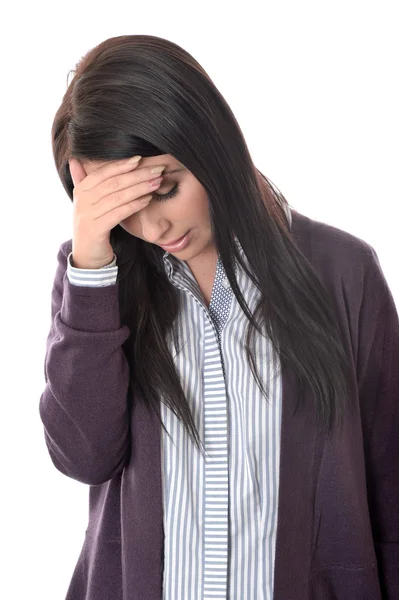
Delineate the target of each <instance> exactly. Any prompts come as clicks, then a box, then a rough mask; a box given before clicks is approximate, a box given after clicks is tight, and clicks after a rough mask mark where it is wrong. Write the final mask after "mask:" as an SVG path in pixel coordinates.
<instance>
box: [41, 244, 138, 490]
mask: <svg viewBox="0 0 399 600" xmlns="http://www.w3.org/2000/svg"><path fill="white" fill-rule="evenodd" d="M69 245H70V244H69ZM67 256H68V243H67V242H64V244H62V245H61V247H60V249H59V252H58V256H57V260H58V266H57V269H56V273H55V278H54V283H53V288H52V295H51V325H50V332H49V334H48V337H47V343H46V355H45V360H44V377H45V383H46V387H45V389H44V391H43V393H42V395H41V397H40V403H39V413H40V418H41V420H42V423H43V425H44V437H45V442H46V445H47V449H48V452H49V454H50V457H51V460H52V462H53V463H54V465H55V467H56V468H57V469H58V470H59V471H60V472H61V473H63V474H65V475H67V476H68V477H71V478H73V479H76V480H78V481H80V482H82V483H87V484H90V485H97V484H100V483H103V482H105V481H108V480H109V479H111V478H112V477H114V476H115V474H116V473H118V472H119V471H121V470H122V468H123V467H124V465H125V463H126V460H127V458H128V454H129V452H130V422H129V416H128V405H127V392H128V386H129V381H130V374H129V365H128V362H127V359H126V356H125V354H124V351H123V349H122V344H123V343H124V342H125V340H127V339H128V337H129V335H130V329H129V328H128V327H127V326H126V325H124V326H122V327H121V324H120V315H119V304H118V283H115V285H107V286H92V287H89V286H87V287H86V286H79V285H74V284H73V283H71V281H70V280H69V278H68V276H67Z"/></svg>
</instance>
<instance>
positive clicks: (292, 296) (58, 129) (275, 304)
mask: <svg viewBox="0 0 399 600" xmlns="http://www.w3.org/2000/svg"><path fill="white" fill-rule="evenodd" d="M72 72H73V73H74V76H73V79H72V81H71V82H70V84H69V85H67V90H66V92H65V94H64V97H63V99H62V103H61V106H60V107H59V109H58V110H57V112H56V115H55V118H54V122H53V126H52V147H53V154H54V160H55V165H56V168H57V171H58V174H59V176H60V179H61V182H62V184H63V186H64V188H65V190H66V192H67V194H68V196H69V197H70V199H71V200H73V182H72V179H71V175H70V172H69V165H68V159H69V158H70V157H71V156H75V157H76V158H77V159H82V160H93V161H95V160H99V161H100V160H101V161H104V160H109V161H113V160H117V159H122V158H127V157H129V156H133V155H135V154H140V155H141V156H143V157H148V156H156V155H160V154H170V155H172V156H173V157H175V158H176V159H177V160H178V161H180V162H181V163H183V165H184V166H186V167H187V168H188V169H189V170H190V171H191V172H192V173H193V174H194V176H195V177H196V178H197V179H198V180H199V182H200V183H201V184H202V185H203V186H204V188H205V190H206V192H207V195H208V199H209V212H210V218H211V226H212V232H213V239H214V242H215V246H216V248H217V250H218V252H219V255H220V258H221V260H222V263H223V266H224V269H225V271H226V274H227V277H228V279H229V281H230V284H231V287H232V290H233V293H234V294H235V296H236V298H237V300H238V302H239V304H240V306H241V308H242V310H243V311H244V313H245V315H246V316H247V318H248V329H247V336H246V352H247V358H248V363H249V365H250V368H251V372H252V375H253V376H254V377H255V380H256V382H257V385H258V386H259V387H260V389H261V391H262V393H263V395H264V396H265V397H266V399H267V398H268V394H267V391H266V389H265V387H264V382H262V381H260V378H259V375H258V373H257V370H256V364H255V360H254V353H253V349H252V348H251V344H252V342H253V334H254V331H255V329H256V330H257V331H259V332H260V333H261V334H262V335H265V331H266V334H267V336H268V337H269V338H270V341H271V343H272V348H273V357H274V359H276V356H277V355H279V357H280V360H281V361H282V362H283V361H288V362H289V363H290V364H291V365H292V367H293V369H294V371H295V373H296V375H297V376H298V390H299V394H298V401H297V405H296V407H295V412H296V410H297V409H298V406H299V404H300V403H301V402H303V384H304V383H305V382H306V383H307V384H309V385H310V388H311V390H312V391H313V397H314V404H315V407H314V408H315V411H316V421H317V424H318V425H319V426H320V427H321V428H323V429H324V430H326V433H327V434H328V435H329V434H330V433H331V430H332V427H333V424H334V422H335V421H336V424H342V418H343V415H344V411H345V410H344V409H345V398H346V397H347V394H346V391H347V387H346V386H347V382H348V379H347V377H349V372H348V371H347V370H346V369H347V365H348V364H349V362H350V361H349V358H348V356H347V355H346V352H345V349H344V345H343V342H342V338H341V333H340V328H339V323H338V322H337V320H336V318H335V310H334V307H333V305H332V302H331V299H330V297H329V295H328V293H327V291H326V288H325V287H324V284H323V282H322V281H321V279H320V277H319V275H318V274H317V272H316V270H315V269H314V267H313V266H312V265H311V264H310V262H309V261H308V260H307V259H306V257H305V256H304V255H303V253H302V252H301V250H300V249H299V247H298V246H297V245H296V243H295V241H294V240H293V237H292V235H291V232H290V230H289V227H288V224H287V219H286V215H285V211H284V203H287V201H286V199H285V198H284V196H283V195H282V194H281V192H280V191H279V190H278V188H277V187H276V186H274V184H272V183H271V182H270V181H269V179H268V178H267V177H265V176H264V175H263V174H262V173H261V172H260V171H259V170H258V169H256V167H255V166H254V164H253V163H252V160H251V157H250V154H249V151H248V148H247V145H246V143H245V140H244V137H243V134H242V131H241V129H240V127H239V125H238V123H237V121H236V119H235V117H234V115H233V113H232V111H231V109H230V108H229V106H228V104H227V103H226V101H225V100H224V98H223V97H222V95H221V94H220V92H219V91H218V90H217V88H216V87H215V85H214V83H213V82H212V80H211V79H210V77H209V76H208V75H207V74H206V72H205V71H204V69H203V68H202V67H201V66H200V65H199V64H198V62H197V61H196V60H195V59H194V58H193V57H192V56H191V55H190V54H189V53H188V52H186V51H185V50H183V49H182V48H181V47H179V46H178V45H176V44H175V43H173V42H171V41H169V40H165V39H163V38H159V37H155V36H149V35H126V36H118V37H113V38H110V39H108V40H105V41H104V42H102V43H101V44H99V45H98V46H96V47H95V48H94V49H92V50H90V51H89V52H88V53H87V54H86V55H85V56H84V57H83V58H82V59H81V60H80V62H79V63H78V64H77V66H76V68H75V69H74V70H72ZM287 206H288V205H287ZM234 236H236V237H237V239H238V241H239V242H240V244H241V246H242V249H243V250H244V253H245V256H246V258H247V260H248V262H249V265H250V267H251V269H252V271H253V273H254V275H255V278H254V276H253V275H252V273H251V272H249V271H248V270H247V268H246V265H245V264H244V263H243V262H242V260H241V257H240V254H239V252H238V250H237V247H236V243H235V240H234ZM110 241H111V244H112V247H113V249H114V252H115V254H116V256H117V265H118V267H119V268H118V280H117V285H118V286H119V287H118V294H119V308H120V315H121V322H122V324H126V325H128V326H129V328H130V330H131V335H130V337H129V339H128V340H127V341H126V342H125V343H124V345H123V350H124V352H125V355H126V357H127V360H128V362H129V365H130V375H131V380H130V384H131V385H130V386H129V388H130V390H131V394H132V395H131V396H130V395H129V401H132V399H133V398H136V395H135V394H136V392H137V394H139V395H140V397H141V398H142V399H143V401H144V402H145V404H146V406H147V408H148V409H150V408H152V409H154V411H155V413H156V414H157V416H158V418H159V420H160V421H161V424H162V427H163V428H164V430H165V431H166V432H167V430H166V428H165V426H164V424H163V423H162V418H161V415H160V411H159V402H160V400H161V401H162V402H164V403H165V404H166V405H167V406H168V407H169V408H170V409H171V410H172V411H173V413H174V414H175V415H176V416H177V417H178V418H179V419H180V420H181V422H182V423H183V424H184V426H185V427H186V429H187V432H188V433H189V435H190V436H191V438H192V440H193V442H194V443H195V444H196V446H197V447H198V449H200V450H201V449H203V445H202V441H201V439H200V436H199V434H198V431H197V429H196V426H195V423H194V420H193V417H192V414H191V411H190V408H189V405H188V403H187V400H186V398H185V395H184V392H183V389H182V387H181V382H180V378H179V374H178V372H177V371H176V368H175V366H174V362H173V359H172V356H171V354H170V350H169V348H168V345H167V334H168V333H169V332H170V331H171V332H173V339H174V343H175V347H176V348H178V346H179V340H178V335H177V329H176V327H175V324H176V318H177V316H178V314H179V309H180V305H179V296H178V291H177V289H176V288H175V287H174V286H173V285H172V284H171V283H170V281H169V280H168V278H167V275H166V273H165V270H164V266H163V259H162V257H163V254H164V251H163V250H162V249H161V248H159V247H158V246H156V245H155V244H150V243H147V242H145V241H144V240H142V239H140V238H137V237H135V236H133V235H131V234H129V233H128V232H127V231H126V230H125V229H123V227H121V226H120V225H117V226H116V227H114V228H113V229H112V231H111V236H110ZM234 258H235V259H236V260H237V262H238V263H239V264H240V265H241V266H242V268H243V269H245V272H246V273H247V275H248V276H249V277H250V278H251V280H252V281H253V282H254V284H255V285H256V286H257V288H258V289H259V290H260V291H261V299H260V301H259V304H258V305H257V307H256V309H255V311H254V313H253V314H252V313H251V312H250V310H249V308H248V305H247V304H246V302H245V299H244V297H243V296H242V294H241V292H240V289H239V287H238V285H237V281H236V278H235V272H234V267H233V261H234ZM274 364H276V363H274ZM167 433H168V432H167ZM168 435H169V433H168Z"/></svg>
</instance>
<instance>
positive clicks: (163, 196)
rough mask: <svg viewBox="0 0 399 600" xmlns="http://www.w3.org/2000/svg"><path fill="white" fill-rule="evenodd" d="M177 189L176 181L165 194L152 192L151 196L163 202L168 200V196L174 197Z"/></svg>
mask: <svg viewBox="0 0 399 600" xmlns="http://www.w3.org/2000/svg"><path fill="white" fill-rule="evenodd" d="M178 190H179V184H178V183H176V185H175V186H174V188H172V189H171V190H170V192H167V193H166V194H156V193H155V192H153V196H154V198H155V200H156V201H157V202H164V201H165V200H169V199H170V198H174V197H175V196H176V194H177V192H178Z"/></svg>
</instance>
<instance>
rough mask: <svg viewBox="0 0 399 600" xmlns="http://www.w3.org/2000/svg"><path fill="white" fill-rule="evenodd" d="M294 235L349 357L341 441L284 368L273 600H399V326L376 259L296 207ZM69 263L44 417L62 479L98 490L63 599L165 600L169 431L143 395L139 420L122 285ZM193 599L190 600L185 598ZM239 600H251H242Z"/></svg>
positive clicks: (54, 327)
mask: <svg viewBox="0 0 399 600" xmlns="http://www.w3.org/2000/svg"><path fill="white" fill-rule="evenodd" d="M292 234H293V236H294V239H295V242H296V243H297V245H298V247H299V249H300V251H301V252H302V253H303V254H304V255H305V257H306V258H307V259H308V260H309V261H310V263H311V264H312V265H313V266H314V268H315V269H316V270H317V272H318V273H319V275H320V277H321V279H322V280H323V283H324V284H325V286H326V287H327V290H328V291H329V293H330V295H331V299H332V301H333V302H334V304H335V307H336V311H337V315H338V317H339V319H340V322H341V323H342V328H343V331H344V335H345V343H346V344H347V345H348V347H349V348H350V351H351V356H352V360H351V371H352V385H351V388H352V389H351V398H348V400H351V401H353V402H352V405H353V406H354V407H355V408H354V409H353V410H351V411H349V413H348V415H347V418H346V420H345V426H344V428H343V430H342V434H341V435H340V436H339V435H337V434H335V435H334V436H333V437H330V438H327V437H326V436H324V435H321V434H320V432H319V431H318V430H317V427H316V423H315V417H314V413H313V411H312V398H311V397H309V392H308V393H307V397H306V405H305V407H304V408H301V409H299V410H298V411H297V413H296V415H295V416H294V415H293V414H292V409H293V408H294V406H295V403H296V397H297V384H296V376H295V374H294V372H293V371H292V370H291V367H289V366H287V365H285V366H283V370H282V382H283V409H282V410H283V412H282V425H281V459H280V488H279V506H278V527H277V540H276V557H275V571H274V596H273V598H274V600H385V599H386V600H398V599H399V319H398V313H397V310H396V307H395V303H394V300H393V297H392V294H391V292H390V289H389V287H388V284H387V281H386V279H385V277H384V274H383V272H382V269H381V266H380V263H379V260H378V257H377V254H376V252H375V250H374V249H373V248H372V246H370V245H369V244H368V243H367V242H365V241H363V240H361V239H360V238H357V237H355V236H353V235H351V234H349V233H347V232H345V231H343V230H340V229H338V228H336V227H333V226H331V225H327V224H324V223H321V222H318V221H315V220H312V219H310V218H308V217H306V216H305V215H302V214H301V213H298V212H297V211H295V210H292ZM71 248H72V240H68V241H66V242H64V243H63V244H62V245H61V247H60V250H59V253H58V257H57V258H58V266H57V270H56V274H55V279H54V285H53V291H52V305H51V327H50V332H49V335H48V338H47V351H46V357H45V380H46V387H45V389H44V392H43V394H42V396H41V397H40V406H39V411H40V418H41V420H42V422H43V425H44V436H45V441H46V444H47V448H48V452H49V455H50V457H51V460H52V462H53V463H54V465H55V467H56V468H57V469H58V470H59V471H60V472H61V473H64V474H65V475H67V476H68V477H71V478H73V479H76V480H77V481H80V482H83V483H86V484H88V485H90V488H89V521H88V527H87V530H86V535H85V540H84V542H83V546H82V549H81V553H80V555H79V558H78V560H77V564H76V567H75V570H74V573H73V575H72V580H71V582H70V585H69V589H68V591H67V595H66V598H65V600H161V599H162V569H163V535H164V534H163V513H162V487H161V485H162V480H161V456H160V440H161V437H160V436H161V426H160V424H159V421H158V419H157V418H156V416H154V415H153V414H151V413H149V412H148V411H147V410H146V409H145V407H144V406H143V404H142V403H141V402H140V398H138V397H136V398H135V399H134V402H133V406H132V409H131V414H129V413H128V407H127V402H126V396H127V391H128V383H129V371H128V364H127V360H126V357H125V355H124V353H123V351H122V348H121V346H122V344H123V342H124V341H125V340H126V339H127V338H128V337H129V335H130V330H129V328H128V327H127V326H126V325H121V322H120V314H119V305H118V283H116V284H115V285H111V286H106V287H80V286H75V285H73V284H71V283H70V282H69V280H68V278H67V275H66V271H67V256H68V254H69V252H71ZM187 600H189V599H187ZM234 600H241V599H234Z"/></svg>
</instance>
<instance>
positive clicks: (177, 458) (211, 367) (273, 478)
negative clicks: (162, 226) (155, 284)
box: [67, 205, 292, 600]
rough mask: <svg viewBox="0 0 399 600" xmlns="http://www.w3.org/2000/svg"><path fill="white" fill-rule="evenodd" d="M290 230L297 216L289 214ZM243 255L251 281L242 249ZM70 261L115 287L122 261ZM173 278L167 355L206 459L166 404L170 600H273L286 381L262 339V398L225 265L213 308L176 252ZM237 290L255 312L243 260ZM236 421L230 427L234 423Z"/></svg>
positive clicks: (170, 270)
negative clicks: (178, 303)
mask: <svg viewBox="0 0 399 600" xmlns="http://www.w3.org/2000/svg"><path fill="white" fill-rule="evenodd" d="M284 207H285V210H286V214H287V219H288V223H289V226H290V227H291V224H292V217H291V211H290V209H289V207H287V206H285V205H284ZM236 243H237V248H238V250H239V252H240V254H241V256H242V258H243V260H244V262H245V264H246V265H247V266H248V269H249V270H250V272H252V270H251V268H250V267H249V264H248V262H247V260H246V257H245V254H244V252H243V249H242V247H241V245H240V243H239V242H238V240H237V239H236ZM71 257H72V252H71V253H70V254H69V255H68V268H67V275H68V278H69V281H70V282H71V283H72V284H75V285H81V286H98V285H99V286H103V285H113V284H115V283H116V279H117V272H118V267H117V266H116V256H115V255H114V258H113V261H112V262H111V263H110V264H109V265H107V266H105V267H103V268H101V269H78V268H76V267H73V266H72V264H71ZM163 258H164V264H165V272H166V274H167V276H168V278H169V280H170V282H171V283H172V284H173V285H174V286H175V287H176V288H177V289H178V290H179V293H180V294H181V297H182V310H181V314H180V315H179V319H178V328H179V336H180V340H181V346H182V349H181V351H180V352H179V353H178V352H177V350H178V349H176V348H175V347H174V344H173V337H172V335H170V337H169V339H168V345H169V349H170V351H171V355H172V356H173V360H174V363H175V365H176V368H177V371H178V373H179V375H180V379H181V383H182V387H183V390H184V392H185V395H186V398H187V401H188V403H189V406H190V410H191V413H192V415H193V418H194V422H195V424H196V427H197V430H198V432H199V434H200V436H201V439H202V441H203V443H204V447H205V451H206V456H205V457H203V456H202V454H201V453H200V452H199V451H198V450H197V448H196V447H195V446H194V445H193V444H192V442H191V439H190V437H189V436H188V434H187V432H186V430H185V428H184V427H183V425H182V424H181V423H180V421H179V420H178V418H177V417H176V416H175V415H174V413H173V412H172V411H171V410H170V409H169V408H168V407H167V406H166V405H165V404H164V403H163V402H161V415H162V419H163V422H164V425H165V427H166V429H167V430H168V432H169V434H170V436H171V438H172V440H171V439H170V438H169V437H168V436H167V435H166V434H165V432H164V431H163V429H161V431H162V436H161V456H162V485H163V526H164V534H165V540H164V541H165V543H164V573H163V596H162V598H163V600H188V599H190V600H211V599H212V600H213V599H214V600H220V599H226V600H227V599H231V600H238V599H240V600H272V599H273V587H274V580H273V575H274V560H275V544H276V531H277V507H278V490H279V470H280V469H279V464H280V432H281V412H282V382H281V377H280V363H279V361H278V363H277V364H273V359H272V356H273V355H272V348H271V343H270V340H269V339H268V338H267V336H266V335H264V336H262V337H261V336H260V334H259V333H258V332H257V331H255V340H256V342H255V344H256V345H255V349H256V353H255V356H256V366H257V371H258V373H259V376H260V378H261V380H262V382H263V383H264V385H265V387H266V390H267V392H268V397H269V400H268V401H267V400H266V398H265V397H264V396H263V395H262V394H261V391H260V390H259V387H258V386H257V384H256V381H255V379H254V378H253V376H252V373H251V370H250V367H249V365H248V364H247V360H246V351H245V346H244V344H245V333H246V328H247V325H248V320H247V318H246V316H245V315H244V313H243V311H242V309H241V307H240V305H239V304H238V302H237V300H236V298H235V296H234V294H233V292H232V290H231V287H230V284H229V281H228V279H227V277H226V273H225V271H224V268H223V264H222V262H221V260H220V257H219V259H218V262H217V266H216V274H215V280H214V284H213V289H212V295H211V301H210V305H209V308H208V307H207V306H206V304H205V302H204V299H203V296H202V293H201V291H200V289H199V287H198V284H197V282H196V280H195V278H194V276H193V274H192V272H191V270H190V268H189V267H188V265H187V264H186V263H185V262H184V261H182V260H179V259H178V258H177V257H175V256H173V255H171V254H170V253H168V252H165V254H164V257H163ZM234 268H235V273H236V277H237V283H238V286H239V288H240V290H241V292H242V294H243V296H244V298H245V300H246V302H247V304H248V306H249V308H250V310H251V311H253V310H254V308H255V307H256V304H257V302H258V300H259V294H260V292H259V290H258V289H257V288H256V286H255V285H254V284H253V282H252V281H251V280H250V278H249V277H248V276H247V275H246V273H245V271H244V270H243V269H242V268H241V266H240V265H239V264H238V263H237V262H236V261H235V262H234ZM228 418H229V420H228Z"/></svg>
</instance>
